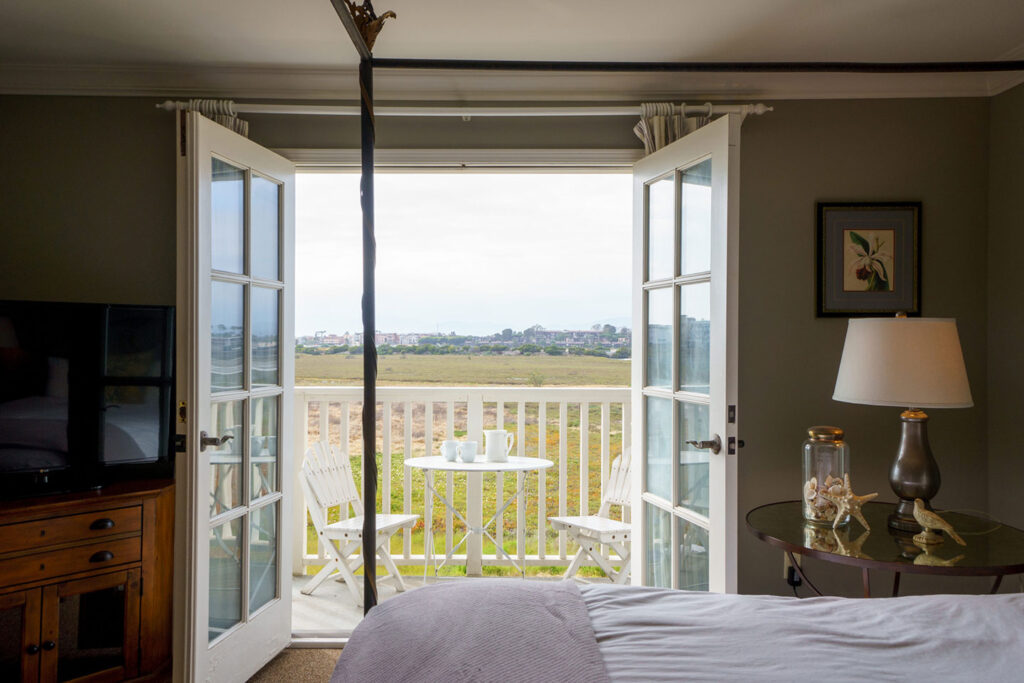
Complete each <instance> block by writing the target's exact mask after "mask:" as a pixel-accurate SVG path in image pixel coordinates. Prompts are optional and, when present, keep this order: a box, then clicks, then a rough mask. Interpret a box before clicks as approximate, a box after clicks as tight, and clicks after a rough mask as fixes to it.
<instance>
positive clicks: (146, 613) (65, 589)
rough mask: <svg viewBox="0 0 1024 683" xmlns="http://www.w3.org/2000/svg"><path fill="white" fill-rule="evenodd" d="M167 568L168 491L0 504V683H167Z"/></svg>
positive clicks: (136, 487)
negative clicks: (150, 682)
mask: <svg viewBox="0 0 1024 683" xmlns="http://www.w3.org/2000/svg"><path fill="white" fill-rule="evenodd" d="M173 563H174V484H173V482H171V481H167V480H161V481H142V482H125V483H119V484H113V485H110V486H108V487H105V488H104V489H103V490H101V491H90V492H82V493H69V494H61V495H56V496H45V497H40V498H31V499H24V500H15V501H4V502H2V503H0V681H23V682H25V683H27V682H29V681H31V682H32V683H36V682H38V681H42V682H44V683H53V682H56V681H81V682H85V681H89V682H99V681H121V680H131V679H136V678H145V679H155V680H160V679H162V678H165V677H167V676H168V674H169V672H170V659H171V599H172V569H173Z"/></svg>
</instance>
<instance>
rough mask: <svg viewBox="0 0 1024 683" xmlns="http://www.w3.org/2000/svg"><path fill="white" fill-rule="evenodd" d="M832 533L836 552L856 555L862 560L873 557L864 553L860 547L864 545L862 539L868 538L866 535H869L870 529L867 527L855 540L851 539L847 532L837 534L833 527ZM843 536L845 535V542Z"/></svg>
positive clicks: (851, 555) (850, 555)
mask: <svg viewBox="0 0 1024 683" xmlns="http://www.w3.org/2000/svg"><path fill="white" fill-rule="evenodd" d="M832 535H833V536H835V537H836V544H837V545H838V546H839V548H838V549H837V550H836V554H838V555H845V556H846V557H856V558H858V559H862V560H870V559H873V558H872V557H871V556H870V555H865V554H864V551H863V550H862V548H863V547H864V541H866V540H868V536H870V535H871V530H870V529H868V530H867V531H865V532H864V533H862V534H861V535H860V536H858V537H857V540H856V541H851V540H850V537H849V535H848V534H847V533H845V532H844V533H843V536H840V535H839V532H838V531H836V530H835V529H833V530H832ZM843 537H846V542H845V543H844V542H843Z"/></svg>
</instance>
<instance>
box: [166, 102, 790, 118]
mask: <svg viewBox="0 0 1024 683" xmlns="http://www.w3.org/2000/svg"><path fill="white" fill-rule="evenodd" d="M188 107H189V103H188V102H180V101H179V102H175V101H173V100H167V101H165V102H162V103H160V104H158V105H156V108H157V109H163V110H165V111H176V110H179V109H187V108H188ZM232 107H233V110H234V112H235V113H236V114H301V115H308V116H358V115H359V112H360V108H359V105H323V104H259V103H244V102H234V103H232ZM675 110H676V111H677V113H680V114H682V115H683V116H713V115H714V114H742V115H744V116H746V115H748V114H764V113H766V112H770V111H772V107H770V106H768V105H766V104H762V103H757V104H714V103H712V102H705V103H704V104H681V105H676V106H675ZM374 114H375V115H376V116H424V117H430V116H458V117H462V118H472V117H474V116H485V117H489V116H490V117H493V116H503V117H517V116H535V117H548V116H552V117H553V116H640V106H639V105H625V106H618V105H613V106H561V107H552V106H546V107H421V106H409V107H374Z"/></svg>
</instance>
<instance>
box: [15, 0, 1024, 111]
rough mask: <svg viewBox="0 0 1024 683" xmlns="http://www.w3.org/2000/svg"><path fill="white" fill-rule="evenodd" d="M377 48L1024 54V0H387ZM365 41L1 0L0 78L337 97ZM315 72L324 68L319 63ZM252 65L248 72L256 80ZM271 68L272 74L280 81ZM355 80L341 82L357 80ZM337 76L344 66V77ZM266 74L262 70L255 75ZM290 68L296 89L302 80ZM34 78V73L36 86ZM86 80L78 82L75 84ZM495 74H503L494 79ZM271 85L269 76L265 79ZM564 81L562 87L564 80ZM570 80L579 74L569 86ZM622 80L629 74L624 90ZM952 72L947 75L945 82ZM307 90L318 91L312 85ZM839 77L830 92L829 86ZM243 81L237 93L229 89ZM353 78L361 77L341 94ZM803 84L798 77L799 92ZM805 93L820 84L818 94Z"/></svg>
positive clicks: (131, 0)
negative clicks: (388, 16)
mask: <svg viewBox="0 0 1024 683" xmlns="http://www.w3.org/2000/svg"><path fill="white" fill-rule="evenodd" d="M387 9H393V10H394V11H396V12H397V13H398V19H396V20H393V21H390V22H388V23H387V25H386V26H385V29H384V31H383V32H382V34H381V36H380V37H379V38H378V41H377V45H376V48H375V50H374V53H375V55H376V56H378V57H410V58H450V59H529V60H607V61H975V60H1001V59H1014V58H1017V59H1020V58H1022V57H1024V2H1022V1H1021V0H971V1H970V2H964V0H859V1H857V2H853V1H843V0H703V1H702V2H695V1H694V0H636V1H634V2H632V3H627V2H622V1H621V0H518V2H511V1H509V0H429V1H428V0H377V11H378V12H382V11H384V10H387ZM355 62H356V55H355V51H354V49H353V48H352V46H351V45H350V44H349V42H348V38H347V35H346V34H345V32H344V29H343V28H342V26H341V24H340V22H339V20H338V18H337V16H336V14H335V12H334V9H333V7H332V6H331V4H330V2H329V0H172V1H170V2H168V1H167V0H88V1H86V0H80V1H76V2H73V1H70V0H65V1H63V2H57V1H54V0H42V1H41V0H4V1H3V3H0V65H2V66H0V89H3V90H6V91H8V92H14V91H32V90H33V88H35V89H36V90H40V91H42V90H46V89H48V88H49V89H54V90H60V89H61V88H63V89H65V90H67V89H71V90H74V89H75V87H78V88H79V89H85V90H87V91H97V92H98V91H101V90H103V89H104V88H107V89H109V90H112V91H119V92H122V93H123V92H128V91H131V90H132V89H133V88H135V89H138V90H139V91H144V92H153V93H156V92H170V91H175V90H177V91H185V90H190V91H195V92H206V91H207V90H212V89H215V88H220V89H226V90H234V91H235V95H236V96H238V95H239V94H241V95H245V94H249V95H255V94H256V93H257V92H259V93H260V94H261V95H262V96H272V95H274V94H277V95H278V96H295V97H301V96H309V97H317V96H324V93H333V94H334V95H335V96H338V95H339V91H338V90H337V89H336V87H335V86H334V85H333V84H332V83H333V82H332V81H331V78H337V79H340V78H341V77H343V76H347V75H349V74H350V72H351V69H352V67H353V66H354V65H355ZM314 77H316V78H319V79H320V80H319V82H317V83H313V82H312V81H311V79H313V78H314ZM1022 78H1024V74H1016V73H1015V74H1001V75H992V74H973V75H968V76H963V75H961V76H952V77H946V76H943V77H935V76H930V77H911V78H908V77H886V76H873V77H865V76H835V75H802V76H799V77H794V76H792V75H787V76H785V77H783V76H778V75H722V74H717V75H710V76H709V75H703V76H693V75H689V74H657V75H651V74H647V75H644V76H642V77H639V78H638V77H636V76H629V75H627V76H623V75H621V74H620V75H612V76H609V75H601V76H598V77H588V78H582V79H578V80H579V86H578V87H574V86H573V82H574V79H566V78H564V77H563V78H559V77H551V76H544V75H539V76H538V75H531V74H518V75H516V76H515V77H511V76H506V77H505V78H504V79H502V78H501V77H498V79H497V83H498V85H494V84H491V80H492V79H489V78H481V77H480V76H478V75H477V76H474V75H472V74H462V75H452V74H431V75H428V77H427V78H426V80H424V75H423V74H418V75H417V76H416V77H410V76H409V75H408V74H406V75H405V76H402V75H401V74H397V75H396V74H392V75H391V77H390V79H389V78H388V77H385V78H383V80H382V81H381V85H382V86H383V89H384V90H383V91H381V86H378V96H385V97H386V96H391V97H395V98H397V97H410V98H414V99H416V98H422V97H425V96H426V95H425V94H422V93H417V92H415V91H416V84H417V83H418V84H419V86H420V87H422V89H424V90H425V91H427V92H429V93H430V94H431V95H432V96H433V97H434V98H436V99H439V98H457V99H470V98H473V97H482V98H485V99H504V98H505V97H507V96H513V95H514V96H516V97H523V96H533V97H535V98H537V99H552V98H554V97H556V96H557V95H558V93H560V94H561V96H562V97H563V98H564V99H581V98H582V99H589V98H594V97H606V98H610V99H622V97H619V95H625V96H626V97H634V96H645V95H648V94H664V93H670V92H674V93H680V94H686V93H691V94H702V95H709V96H727V95H730V94H743V95H746V94H763V95H765V96H769V95H771V94H772V93H773V92H774V93H779V92H780V91H781V90H785V89H786V88H789V89H791V90H792V89H794V88H795V89H796V90H800V89H801V88H802V89H804V90H806V91H808V93H811V92H814V91H815V90H816V89H824V90H823V92H825V95H824V96H843V95H842V93H843V91H844V89H847V90H849V89H860V90H864V89H867V90H875V91H877V92H878V94H882V95H890V96H895V95H899V94H904V95H907V94H921V93H925V94H942V93H943V92H945V91H948V92H949V94H967V93H970V92H974V91H976V92H977V94H991V93H992V92H994V91H999V90H1001V89H1004V88H1005V87H1009V86H1010V85H1013V84H1015V83H1016V82H1020V80H1022ZM246 79H248V81H247V80H246ZM267 79H270V81H275V79H276V81H275V83H273V84H271V83H269V81H268V80H267ZM344 80H345V82H346V83H345V85H344V87H345V88H348V87H349V86H348V84H347V81H348V80H350V79H347V78H346V79H344ZM339 82H341V81H339ZM260 83H263V85H262V86H259V84H260ZM289 83H292V86H293V87H289ZM34 84H35V85H34ZM76 84H77V86H76ZM489 84H490V86H489ZM261 87H262V90H261ZM556 88H557V89H560V90H556ZM566 88H568V90H566ZM623 88H624V89H623ZM944 88H945V90H943V89H944ZM303 93H304V94H305V95H303ZM830 93H831V94H830ZM225 94H230V93H225ZM340 94H347V93H340ZM797 96H801V95H799V93H798V94H797ZM803 96H810V95H809V94H807V95H803Z"/></svg>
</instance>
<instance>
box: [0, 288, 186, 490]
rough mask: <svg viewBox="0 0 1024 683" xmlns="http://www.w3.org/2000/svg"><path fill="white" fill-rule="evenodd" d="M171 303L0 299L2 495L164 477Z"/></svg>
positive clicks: (169, 456) (170, 446) (169, 453)
mask: <svg viewBox="0 0 1024 683" xmlns="http://www.w3.org/2000/svg"><path fill="white" fill-rule="evenodd" d="M173 396H174V308H173V307H170V306H128V305H118V304H81V303H60V302H39V301H0V497H4V498H12V497H19V496H26V495H40V494H45V493H58V492H63V491H72V490H81V489H89V488H100V487H103V486H104V485H106V484H110V483H113V482H116V481H123V480H127V479H148V478H159V477H169V476H172V474H173V458H174V412H173V410H174V408H173Z"/></svg>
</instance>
